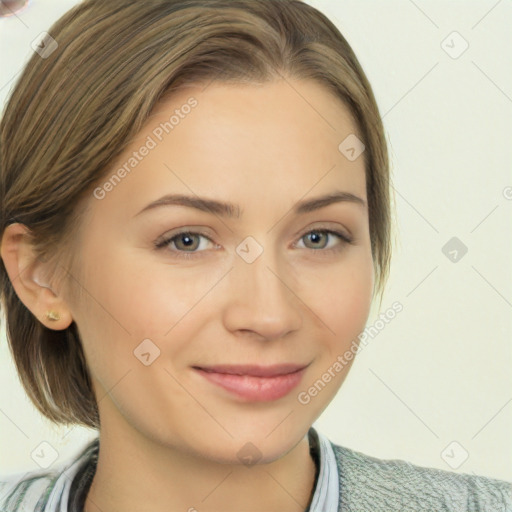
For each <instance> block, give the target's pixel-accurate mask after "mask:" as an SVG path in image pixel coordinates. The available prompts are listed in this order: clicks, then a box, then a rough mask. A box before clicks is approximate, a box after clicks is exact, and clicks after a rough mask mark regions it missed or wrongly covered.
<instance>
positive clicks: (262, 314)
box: [227, 237, 302, 338]
mask: <svg viewBox="0 0 512 512" xmlns="http://www.w3.org/2000/svg"><path fill="white" fill-rule="evenodd" d="M236 252H237V255H236V258H235V263H234V267H235V268H234V269H233V272H232V273H231V279H232V280H234V283H235V284H234V288H235V290H234V291H235V293H234V294H233V300H232V301H231V303H230V311H229V315H228V316H227V318H228V319H229V321H230V328H232V329H242V330H252V331H255V332H258V333H259V334H261V335H262V336H265V337H267V338H272V337H281V336H284V335H285V334H286V333H287V332H289V331H291V330H295V329H298V328H300V325H301V323H302V317H301V314H300V311H299V309H298V308H299V306H300V301H299V300H298V299H297V297H295V295H294V293H293V291H292V290H293V283H292V282H288V281H290V277H291V274H290V273H289V272H286V263H285V262H283V261H282V259H281V258H280V257H279V253H278V251H276V250H273V249H272V248H270V247H263V244H261V243H259V242H257V241H256V240H255V239H254V238H252V237H247V238H246V239H245V240H244V241H243V242H242V243H240V244H239V246H238V247H237V249H236Z"/></svg>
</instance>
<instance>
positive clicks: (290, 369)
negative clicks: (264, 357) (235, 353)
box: [193, 364, 309, 402]
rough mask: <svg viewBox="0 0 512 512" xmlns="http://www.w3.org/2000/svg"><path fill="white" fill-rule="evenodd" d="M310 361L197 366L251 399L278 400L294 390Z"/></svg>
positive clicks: (213, 380)
mask: <svg viewBox="0 0 512 512" xmlns="http://www.w3.org/2000/svg"><path fill="white" fill-rule="evenodd" d="M308 366H309V364H307V365H304V364H279V365H272V366H257V365H216V366H212V367H198V366H194V367H193V369H194V370H195V371H196V372H197V373H198V374H199V375H201V376H202V377H204V378H205V379H206V380H207V381H209V382H210V383H212V384H215V385H216V386H218V387H221V388H223V389H224V390H225V391H228V392H229V393H230V394H231V395H235V396H236V397H237V398H239V399H242V400H243V401H248V402H268V401H273V400H278V399H279V398H282V397H284V396H286V395H288V393H290V392H291V391H292V389H294V388H295V387H296V386H298V384H299V383H300V381H301V380H302V377H303V375H304V373H305V371H306V368H307V367H308Z"/></svg>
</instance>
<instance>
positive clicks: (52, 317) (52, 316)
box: [46, 311, 60, 321]
mask: <svg viewBox="0 0 512 512" xmlns="http://www.w3.org/2000/svg"><path fill="white" fill-rule="evenodd" d="M46 318H48V320H53V321H57V320H60V315H59V312H58V311H47V312H46Z"/></svg>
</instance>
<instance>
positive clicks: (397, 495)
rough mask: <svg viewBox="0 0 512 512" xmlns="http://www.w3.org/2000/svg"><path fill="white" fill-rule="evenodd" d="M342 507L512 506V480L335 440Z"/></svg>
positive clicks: (455, 510) (459, 509)
mask: <svg viewBox="0 0 512 512" xmlns="http://www.w3.org/2000/svg"><path fill="white" fill-rule="evenodd" d="M331 445H332V448H333V451H334V454H335V458H336V464H337V466H338V472H339V478H340V500H341V510H347V511H349V510H373V511H375V512H377V511H384V510H385V511H386V512H390V511H394V510H397V511H398V510H400V511H402V512H405V511H409V510H410V511H412V510H414V511H415V512H416V511H427V510H428V511H432V510H437V511H450V512H463V511H464V512H466V511H474V512H505V511H509V512H510V511H512V483H509V482H505V481H502V480H497V479H492V478H487V477H484V476H478V475H469V474H461V473H453V472H451V471H445V470H441V469H434V468H426V467H421V466H416V465H414V464H411V463H409V462H406V461H403V460H383V459H378V458H376V457H371V456H369V455H365V454H363V453H361V452H358V451H355V450H351V449H349V448H345V447H343V446H338V445H336V444H334V443H331Z"/></svg>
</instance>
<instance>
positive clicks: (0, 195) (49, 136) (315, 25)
mask: <svg viewBox="0 0 512 512" xmlns="http://www.w3.org/2000/svg"><path fill="white" fill-rule="evenodd" d="M49 33H50V35H51V36H52V37H53V38H54V39H55V40H56V42H57V44H58V47H57V48H56V49H55V50H54V51H53V52H52V53H51V54H50V55H47V56H45V57H46V58H42V57H41V56H40V55H38V54H36V53H34V55H33V56H32V57H31V59H30V61H29V62H28V64H27V66H26V67H25V69H24V71H23V73H22V74H21V76H20V78H19V79H18V81H17V83H16V86H15V88H14V90H13V92H12V95H11V97H10V99H9V102H8V104H7V106H6V109H5V112H4V116H3V119H2V120H1V123H0V201H1V204H2V208H1V213H0V215H1V217H0V232H1V233H3V232H4V230H5V228H6V227H7V226H8V225H9V224H10V223H13V222H20V223H22V224H24V225H25V226H27V228H29V230H30V236H31V241H32V243H33V247H34V250H35V251H36V254H37V255H38V256H39V257H40V258H41V259H42V260H43V261H48V262H50V263H52V265H53V267H52V268H54V269H55V272H56V273H57V274H58V272H57V267H58V268H59V269H60V272H61V274H62V270H65V269H71V268H74V267H73V263H74V262H75V261H76V259H75V258H76V256H77V254H76V252H77V251H76V248H75V246H74V242H75V241H76V240H77V235H78V232H79V229H78V228H79V227H80V222H79V221H80V218H81V217H80V215H81V214H83V212H84V208H85V206H86V201H87V199H90V193H91V190H92V188H93V187H94V186H95V184H97V183H98V181H99V180H101V178H102V177H103V176H104V174H105V170H106V169H107V170H108V168H109V166H110V165H111V164H112V162H113V160H114V159H115V158H116V156H118V155H119V154H120V153H121V152H122V151H123V149H124V148H125V147H126V146H127V145H128V144H129V142H130V140H131V139H132V138H133V137H134V136H135V135H136V134H137V132H138V131H139V130H140V129H141V128H142V126H143V124H144V122H145V120H146V119H147V118H148V116H149V115H150V114H151V112H152V109H153V108H154V107H155V105H156V103H157V102H158V101H159V100H161V99H162V97H163V95H164V94H165V95H167V94H168V93H170V92H172V91H173V90H176V89H177V88H178V87H179V86H181V85H185V84H197V83H199V82H206V81H211V80H217V81H220V82H237V83H264V82H268V81H271V80H279V79H281V78H282V77H286V78H291V79H312V80H315V81H317V82H318V83H320V84H322V85H323V86H325V87H326V88H328V89H329V90H330V91H331V92H332V93H334V94H335V95H336V96H337V97H338V98H339V99H340V100H341V101H342V102H343V103H344V104H345V105H346V106H347V107H348V108H349V110H350V112H351V113H352V115H353V117H354V120H355V122H356V123H357V126H358V129H359V134H360V136H361V138H362V139H363V141H364V144H365V146H366V149H365V152H364V158H365V164H366V185H367V197H368V208H369V228H370V238H371V245H372V254H373V259H374V269H375V275H376V287H375V289H374V292H381V293H382V291H383V289H384V283H385V281H386V279H387V275H388V272H389V262H390V255H391V241H390V234H391V214H390V183H389V179H390V178H389V164H388V156H387V147H386V141H385V136H384V130H383V126H382V122H381V119H380V116H379V112H378V108H377V105H376V101H375V98H374V96H373V93H372V90H371V87H370V84H369V82H368V80H367V78H366V76H365V74H364V72H363V70H362V68H361V66H360V65H359V63H358V61H357V59H356V56H355V55H354V53H353V51H352V49H351V48H350V46H349V44H348V43H347V41H346V40H345V38H344V37H343V36H342V35H341V34H340V32H339V31H338V29H337V28H336V27H335V26H334V25H333V24H332V22H330V21H329V20H328V19H327V18H326V17H325V16H324V15H323V14H322V13H320V12H319V11H318V10H316V9H315V8H313V7H312V6H309V5H308V4H306V3H303V2H302V1H300V0H148V1H144V2H140V1H136V0H109V1H108V2H105V1H104V0H86V1H84V2H82V3H80V4H78V5H77V6H75V7H74V8H72V9H71V10H70V11H69V12H67V13H66V14H65V15H64V16H63V17H61V18H60V19H59V20H58V21H57V22H56V23H55V24H54V25H53V26H52V27H51V29H50V30H49ZM47 44H48V41H47ZM340 142H341V141H340ZM66 273H68V272H67V271H66ZM70 276H71V274H69V273H68V277H70ZM75 288H76V283H75ZM0 293H1V298H2V301H3V305H4V309H5V312H6V321H7V336H8V339H9V344H10V347H11V351H12V354H13V357H14V361H15V364H16V366H17V370H18V373H19V376H20V379H21V381H22V384H23V386H24V388H25V390H26V392H27V393H28V395H29V397H30V399H31V400H32V402H33V403H34V404H35V406H36V407H37V408H38V409H39V411H41V413H42V414H44V415H45V416H46V417H48V418H49V419H50V420H52V421H54V422H55V423H77V424H82V425H85V426H89V427H93V428H98V427H99V415H98V408H97V403H96V400H95V397H94V393H93V389H92V386H91V379H90V375H89V371H88V368H87V364H86V361H85V357H84V354H83V351H82V346H81V342H80V337H79V333H78V330H77V325H76V323H75V322H73V323H72V324H71V325H70V326H69V327H68V328H67V329H65V330H52V329H48V328H47V327H45V326H44V325H43V324H42V323H41V322H40V321H39V320H38V319H37V318H36V317H35V316H34V315H33V314H32V313H31V312H30V311H29V310H28V309H27V308H26V307H25V306H24V304H23V303H22V302H21V301H20V300H19V298H18V296H17V295H16V293H15V291H14V288H13V286H12V283H11V282H10V280H9V278H8V275H7V273H6V270H5V266H4V264H3V263H2V265H0ZM381 300H382V296H381Z"/></svg>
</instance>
